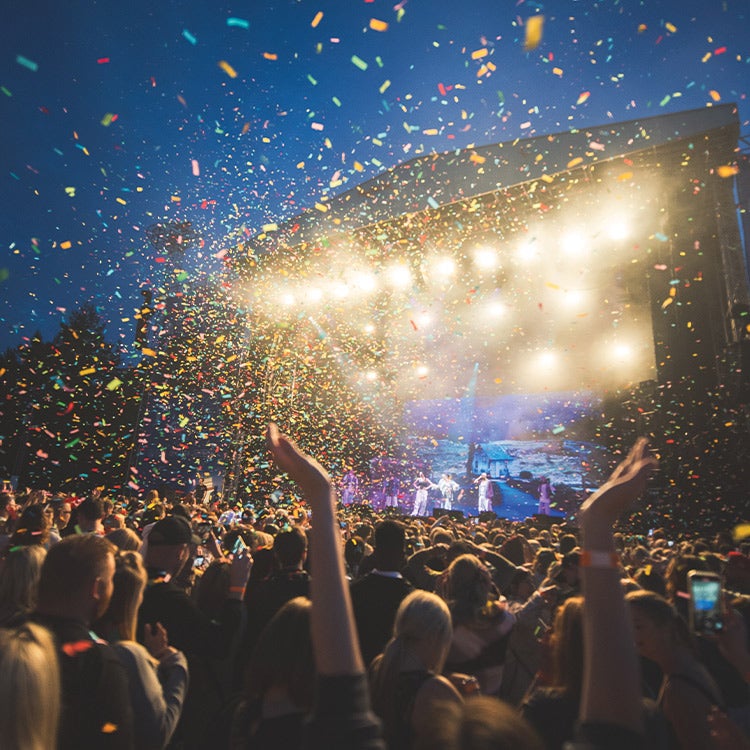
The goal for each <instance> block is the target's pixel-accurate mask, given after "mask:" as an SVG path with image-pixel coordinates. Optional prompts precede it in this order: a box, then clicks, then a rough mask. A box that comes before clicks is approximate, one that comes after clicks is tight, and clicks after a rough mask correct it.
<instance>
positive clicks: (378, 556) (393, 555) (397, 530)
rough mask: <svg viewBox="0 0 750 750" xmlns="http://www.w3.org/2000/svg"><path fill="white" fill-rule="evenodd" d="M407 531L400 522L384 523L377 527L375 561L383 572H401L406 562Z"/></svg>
mask: <svg viewBox="0 0 750 750" xmlns="http://www.w3.org/2000/svg"><path fill="white" fill-rule="evenodd" d="M405 554H406V529H405V528H404V525H403V524H401V523H399V522H398V521H393V520H390V519H389V520H386V521H382V522H381V523H379V524H378V525H377V526H376V527H375V560H376V561H377V562H376V565H377V567H379V568H380V569H381V570H400V569H401V568H402V567H403V565H404V562H405V559H404V556H405Z"/></svg>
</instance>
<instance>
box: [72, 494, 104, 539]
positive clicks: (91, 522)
mask: <svg viewBox="0 0 750 750" xmlns="http://www.w3.org/2000/svg"><path fill="white" fill-rule="evenodd" d="M102 518H104V508H103V507H102V501H101V500H99V499H98V498H94V497H87V498H86V499H85V500H84V501H83V502H82V503H81V504H80V505H79V506H78V508H76V526H77V531H79V532H80V533H81V534H101V533H102V532H103V530H104V529H103V527H102Z"/></svg>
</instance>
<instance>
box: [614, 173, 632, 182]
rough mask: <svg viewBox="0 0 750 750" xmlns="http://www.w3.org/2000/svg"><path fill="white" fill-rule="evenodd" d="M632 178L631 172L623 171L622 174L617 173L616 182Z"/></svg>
mask: <svg viewBox="0 0 750 750" xmlns="http://www.w3.org/2000/svg"><path fill="white" fill-rule="evenodd" d="M632 178H633V173H632V172H623V173H622V174H619V175H617V180H618V182H625V181H626V180H630V179H632Z"/></svg>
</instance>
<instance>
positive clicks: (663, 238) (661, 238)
mask: <svg viewBox="0 0 750 750" xmlns="http://www.w3.org/2000/svg"><path fill="white" fill-rule="evenodd" d="M654 237H656V239H657V240H659V242H666V241H667V240H668V239H669V237H667V235H666V234H662V233H661V232H657V233H656V234H655V235H654Z"/></svg>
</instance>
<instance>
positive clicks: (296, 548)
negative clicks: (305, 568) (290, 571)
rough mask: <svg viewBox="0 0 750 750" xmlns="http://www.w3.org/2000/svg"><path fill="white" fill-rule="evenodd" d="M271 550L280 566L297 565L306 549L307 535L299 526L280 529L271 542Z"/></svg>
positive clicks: (289, 566) (302, 558)
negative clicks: (286, 529) (284, 529)
mask: <svg viewBox="0 0 750 750" xmlns="http://www.w3.org/2000/svg"><path fill="white" fill-rule="evenodd" d="M273 551H274V553H275V554H276V558H277V559H278V561H279V564H280V565H281V567H282V568H291V567H293V566H295V565H299V564H300V563H301V562H302V560H304V558H305V552H306V551H307V537H306V536H305V532H304V531H302V529H300V528H299V526H293V527H292V528H291V529H290V530H289V531H282V532H281V533H280V534H278V535H277V536H276V539H274V542H273Z"/></svg>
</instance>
